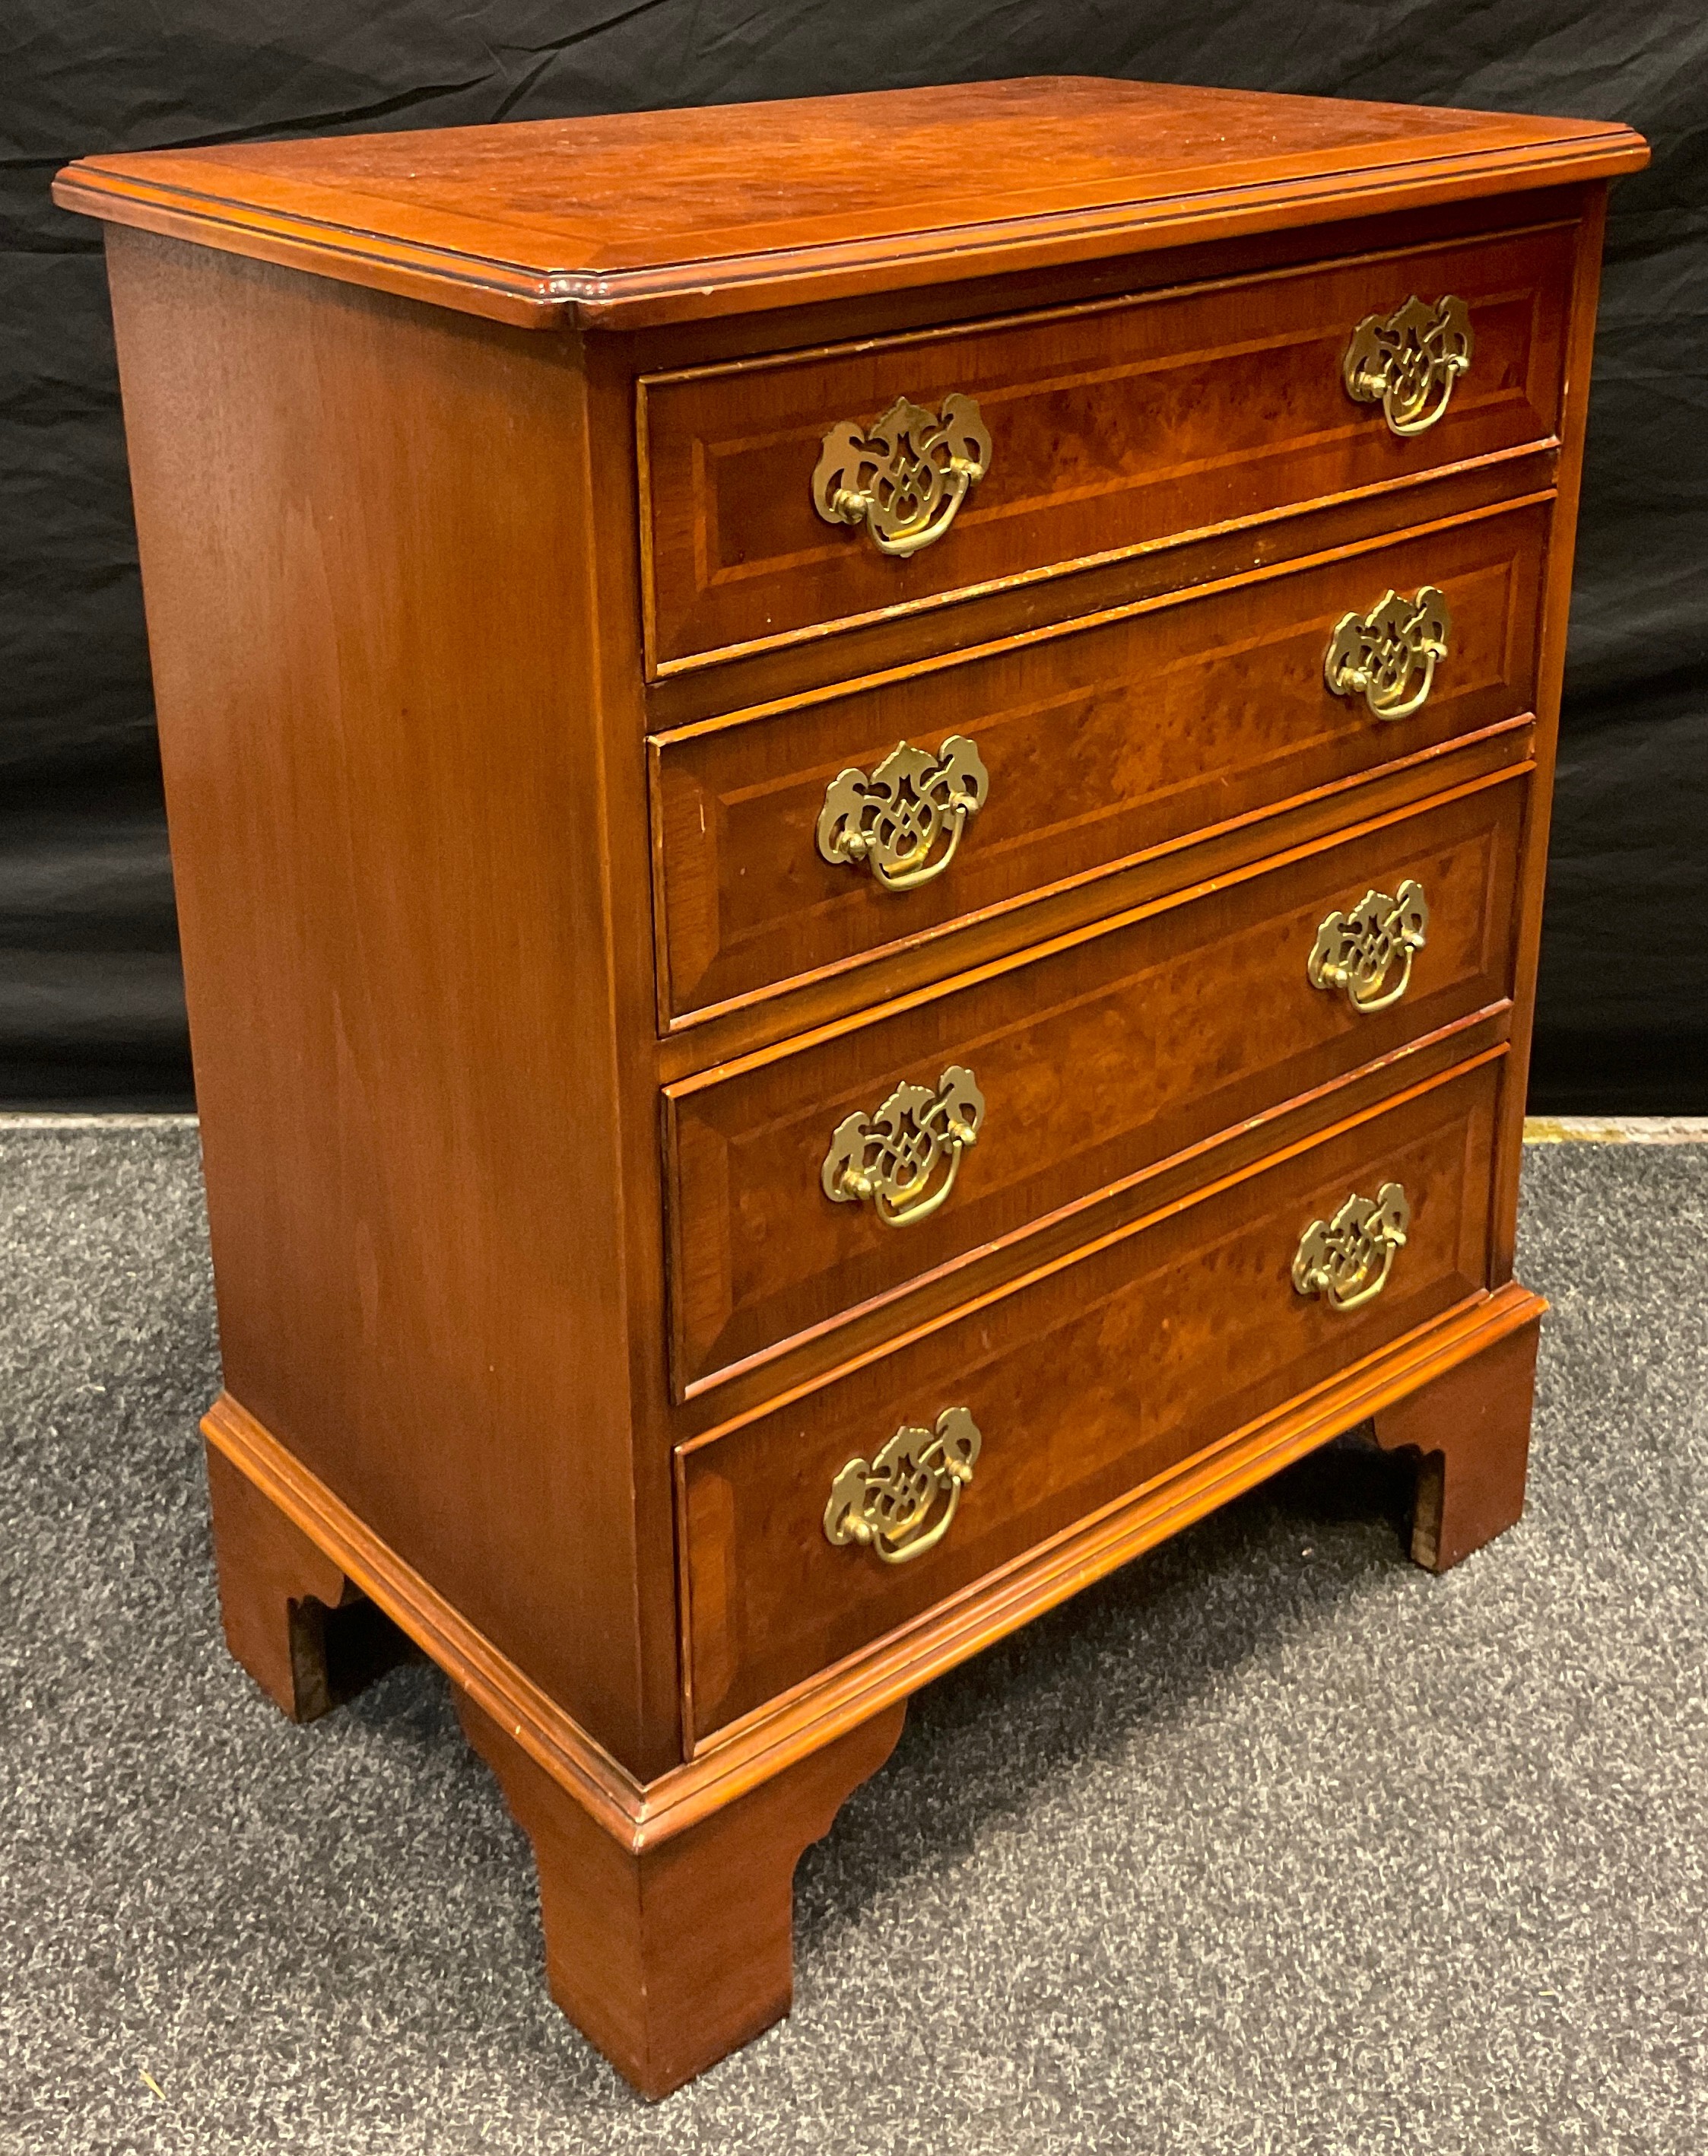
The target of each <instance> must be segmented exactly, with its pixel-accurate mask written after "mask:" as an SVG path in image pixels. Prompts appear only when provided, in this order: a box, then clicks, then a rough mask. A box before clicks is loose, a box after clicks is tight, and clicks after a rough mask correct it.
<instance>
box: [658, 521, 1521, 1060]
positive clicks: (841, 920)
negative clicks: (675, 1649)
mask: <svg viewBox="0 0 1708 2156" xmlns="http://www.w3.org/2000/svg"><path fill="white" fill-rule="evenodd" d="M1549 523H1550V516H1549V505H1548V504H1547V503H1546V501H1542V502H1532V503H1531V504H1530V505H1529V506H1526V507H1524V508H1521V509H1516V510H1505V511H1501V512H1499V513H1496V514H1493V515H1487V514H1485V515H1482V516H1475V515H1473V516H1469V517H1467V518H1466V519H1465V520H1464V521H1458V522H1453V523H1449V524H1445V525H1443V526H1435V527H1434V528H1431V529H1429V530H1427V531H1423V532H1422V533H1420V534H1418V535H1416V536H1402V537H1400V538H1397V539H1390V540H1386V541H1383V542H1377V543H1374V544H1367V545H1366V546H1364V547H1360V548H1357V549H1354V550H1351V551H1349V552H1346V553H1344V554H1341V553H1337V554H1336V555H1335V556H1334V557H1331V558H1330V559H1329V560H1327V561H1326V562H1321V563H1320V564H1317V565H1310V566H1304V567H1298V568H1296V569H1294V570H1292V571H1290V572H1288V573H1285V574H1280V575H1273V576H1270V577H1259V578H1257V579H1245V580H1242V581H1239V582H1236V583H1229V584H1228V585H1225V586H1223V587H1222V588H1217V589H1214V590H1212V591H1210V592H1208V593H1202V594H1199V595H1196V596H1194V595H1191V594H1188V595H1187V598H1185V599H1184V600H1183V601H1182V600H1178V599H1176V598H1172V597H1171V598H1169V599H1168V600H1166V601H1160V602H1151V603H1141V604H1140V605H1139V606H1138V607H1136V608H1131V609H1126V610H1121V611H1120V612H1118V613H1116V616H1115V618H1114V619H1108V620H1105V621H1104V622H1102V623H1100V624H1097V625H1095V626H1092V627H1089V628H1085V629H1082V630H1080V632H1078V633H1075V634H1071V635H1061V634H1044V633H1040V634H1033V635H1031V636H1029V637H1025V638H1021V639H1013V640H1012V641H1005V642H1003V644H998V646H997V647H995V648H994V649H990V650H987V651H986V652H984V653H982V654H981V653H979V652H977V651H974V652H972V653H967V654H951V655H950V656H948V657H947V658H946V659H945V660H941V661H937V662H933V663H930V664H927V665H921V666H918V667H916V668H913V669H910V670H904V671H902V672H900V674H898V675H891V676H890V677H888V678H886V679H885V680H883V681H881V682H880V683H875V684H873V685H869V686H867V687H864V688H861V689H859V690H852V691H849V692H844V693H843V694H841V695H835V696H827V697H822V698H819V699H817V700H815V701H813V702H811V703H808V704H802V705H797V706H791V707H787V708H785V709H783V710H781V711H773V712H771V713H768V714H767V715H766V716H763V717H762V718H756V719H754V720H751V721H745V722H742V721H737V722H736V723H733V724H721V723H717V722H713V723H710V724H708V725H706V726H702V727H700V728H698V729H695V730H691V731H687V732H685V733H683V734H680V735H674V736H667V737H664V738H663V739H662V740H661V741H659V742H658V743H657V744H656V745H655V747H654V825H655V831H656V834H657V854H658V869H657V882H658V904H659V919H660V928H659V943H660V952H661V958H662V961H663V969H662V972H661V976H660V983H661V1017H662V1018H663V1019H664V1022H665V1023H666V1024H669V1023H671V1022H672V1021H677V1020H680V1019H683V1018H685V1017H690V1016H692V1015H694V1014H695V1013H696V1012H699V1011H705V1010H711V1009H717V1008H719V1007H720V1006H730V1005H735V1004H741V1003H742V1002H744V1001H746V1000H747V999H748V998H752V997H754V996H757V995H759V994H762V993H766V992H767V991H775V990H776V989H777V988H782V987H785V986H787V985H789V984H791V983H793V982H797V981H799V980H800V979H802V978H803V977H806V976H809V975H820V974H823V973H826V972H828V971H831V970H833V969H835V968H839V967H842V966H845V965H848V964H849V963H850V962H859V961H860V960H862V959H864V958H866V957H871V956H880V955H882V954H884V953H885V952H886V950H888V949H890V948H891V947H894V946H895V945H897V944H900V943H902V942H912V941H915V940H916V939H918V938H919V937H922V936H926V935H931V936H936V937H941V936H942V935H943V934H944V932H946V931H947V930H951V929H952V928H953V927H956V926H957V925H960V924H962V923H964V922H966V921H969V920H970V919H972V917H973V916H988V915H989V914H990V913H991V911H992V910H993V909H998V908H1001V907H1003V906H1008V905H1011V904H1013V903H1014V902H1015V901H1018V900H1020V899H1023V898H1024V897H1025V896H1028V894H1030V893H1033V892H1037V891H1048V890H1051V889H1054V888H1058V887H1059V886H1061V885H1067V884H1070V883H1073V882H1074V881H1075V880H1092V879H1095V878H1096V877H1098V876H1100V875H1106V874H1107V873H1108V872H1110V870H1114V869H1116V868H1118V867H1120V866H1121V865H1123V864H1124V863H1126V862H1128V861H1131V860H1132V859H1134V858H1135V857H1136V855H1140V854H1141V853H1143V852H1146V851H1147V850H1154V849H1157V848H1159V847H1162V846H1167V845H1171V844H1177V843H1179V842H1181V841H1182V840H1184V839H1187V838H1188V837H1189V836H1191V835H1192V834H1194V833H1197V832H1200V831H1203V830H1205V829H1208V828H1210V827H1212V826H1214V825H1217V824H1222V823H1224V822H1226V821H1228V819H1233V818H1236V817H1239V816H1241V815H1244V814H1249V813H1250V812H1252V811H1254V810H1257V809H1260V808H1266V807H1269V806H1272V805H1275V804H1277V803H1281V802H1285V801H1287V800H1290V799H1292V798H1295V797H1296V796H1298V795H1300V794H1305V793H1310V792H1311V791H1313V790H1314V789H1316V788H1320V787H1324V786H1331V785H1334V784H1336V783H1341V782H1344V781H1346V780H1347V779H1349V778H1355V777H1357V776H1359V775H1361V774H1363V773H1372V772H1374V771H1376V770H1377V768H1378V767H1381V766H1382V765H1383V764H1385V763H1387V762H1393V761H1394V760H1395V759H1396V758H1398V757H1403V756H1406V755H1414V754H1416V753H1417V752H1418V751H1419V750H1422V749H1426V748H1430V747H1439V746H1440V745H1441V744H1443V743H1445V742H1449V741H1452V740H1454V739H1455V738H1457V737H1461V736H1464V735H1466V734H1469V733H1472V732H1475V731H1477V730H1478V729H1480V728H1481V727H1484V726H1490V725H1492V724H1495V723H1497V722H1498V721H1500V720H1502V719H1505V718H1508V717H1511V716H1514V715H1516V714H1517V713H1520V712H1525V711H1529V709H1530V708H1531V702H1532V701H1533V698H1534V694H1535V681H1534V657H1535V648H1536V619H1537V611H1538V608H1539V605H1540V601H1541V577H1542V563H1543V557H1544V551H1545V548H1546V542H1547V535H1548V529H1549ZM1424 584H1433V585H1435V586H1437V587H1438V588H1439V589H1440V590H1441V591H1442V592H1443V593H1444V595H1445V597H1446V599H1447V602H1448V604H1449V607H1450V608H1451V610H1452V616H1453V635H1452V644H1451V652H1450V656H1449V660H1447V661H1446V662H1445V663H1444V664H1443V665H1441V666H1440V667H1439V670H1438V672H1437V675H1436V680H1435V685H1434V689H1433V690H1432V691H1431V693H1430V697H1429V701H1428V703H1427V704H1426V705H1425V706H1424V707H1423V710H1421V711H1418V712H1416V713H1415V714H1413V716H1411V717H1410V718H1408V719H1407V720H1405V721H1401V722H1398V723H1393V724H1390V723H1388V722H1386V721H1382V720H1379V719H1377V718H1376V717H1375V716H1373V715H1372V712H1371V711H1370V708H1369V706H1367V704H1366V703H1365V702H1364V701H1363V700H1362V697H1357V696H1353V697H1351V698H1346V697H1340V696H1331V694H1330V693H1329V691H1328V690H1327V688H1326V685H1325V683H1324V680H1323V654H1324V652H1325V650H1326V648H1327V645H1328V642H1329V639H1330V637H1331V634H1332V633H1333V629H1334V626H1335V624H1336V621H1337V620H1338V619H1340V617H1341V615H1342V614H1343V613H1346V612H1348V611H1349V610H1352V611H1357V612H1362V611H1364V610H1366V609H1367V608H1369V607H1370V606H1372V605H1373V604H1374V603H1376V602H1377V600H1378V599H1380V598H1381V597H1382V594H1383V593H1384V592H1385V591H1387V590H1390V589H1392V590H1398V591H1402V592H1405V593H1411V592H1414V591H1415V590H1417V589H1418V588H1419V587H1420V586H1422V585H1424ZM957 734H958V735H962V736H963V737H966V738H967V739H970V740H972V741H973V742H975V743H976V744H977V748H978V752H979V755H980V757H981V758H982V762H983V763H984V765H985V767H986V769H987V772H988V773H989V774H990V787H989V793H988V796H987V799H986V800H985V802H984V803H983V805H982V808H980V810H979V813H978V814H977V818H976V819H973V820H972V822H971V823H970V824H968V826H967V832H966V834H965V837H964V840H963V842H962V844H961V846H960V848H959V850H957V855H956V858H955V860H954V862H953V864H952V865H951V868H950V869H949V870H947V871H946V873H945V874H943V875H940V876H938V877H937V878H936V880H935V881H933V882H931V883H929V884H926V885H922V886H921V888H920V889H918V890H916V891H908V892H905V893H900V892H891V891H885V890H884V889H882V888H881V887H880V885H879V884H878V883H877V882H876V880H875V879H874V878H873V876H872V875H870V874H869V872H868V871H867V870H864V869H863V868H853V867H848V866H842V865H837V864H834V863H833V862H829V861H827V860H825V859H824V858H823V855H822V854H821V853H820V852H819V850H818V845H817V843H816V839H815V829H816V825H817V821H818V813H819V810H820V809H821V808H822V807H823V802H824V797H825V792H826V789H827V788H828V786H829V784H830V783H831V781H832V780H833V778H835V776H836V774H837V773H839V771H841V770H843V769H844V768H845V767H849V766H854V767H859V768H860V769H862V770H864V771H866V772H868V773H869V772H870V771H871V770H873V769H874V768H875V767H876V766H877V765H878V764H879V763H880V762H881V761H882V760H883V758H884V757H885V756H887V755H889V754H890V752H891V751H892V750H893V749H895V747H896V746H897V744H898V743H900V742H904V741H905V742H912V743H913V744H914V745H915V746H916V747H924V748H927V749H931V750H935V749H936V747H938V746H939V745H940V744H941V742H943V741H944V740H945V739H946V737H949V736H951V735H957ZM1093 903H1094V906H1095V901H1094V902H1093Z"/></svg>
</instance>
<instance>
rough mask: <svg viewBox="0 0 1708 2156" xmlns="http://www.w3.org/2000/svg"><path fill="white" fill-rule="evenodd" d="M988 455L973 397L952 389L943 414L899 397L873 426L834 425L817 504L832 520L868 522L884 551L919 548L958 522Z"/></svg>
mask: <svg viewBox="0 0 1708 2156" xmlns="http://www.w3.org/2000/svg"><path fill="white" fill-rule="evenodd" d="M990 459H991V439H990V435H989V434H988V433H987V431H986V429H985V423H984V421H983V419H982V417H981V416H980V413H979V409H978V406H977V403H976V401H975V400H974V399H973V398H971V397H963V396H962V395H961V393H960V392H959V391H958V390H956V391H951V393H950V394H949V395H948V396H946V398H944V399H943V411H942V416H941V418H939V417H938V416H937V414H936V413H935V412H928V411H927V410H926V408H925V406H924V405H923V404H916V403H913V402H912V401H911V399H910V398H906V397H898V398H896V400H895V403H893V404H892V405H891V406H890V409H889V410H888V411H887V412H886V413H884V415H883V417H882V418H878V419H874V420H873V422H872V423H871V425H870V426H869V427H867V428H864V429H863V428H862V427H861V426H860V425H859V423H858V422H857V421H855V420H853V419H844V420H842V421H840V422H839V423H838V424H837V425H836V426H834V427H833V428H832V429H830V432H829V433H828V434H827V435H826V436H825V437H824V448H823V453H822V454H821V455H820V456H819V459H818V468H817V470H815V471H814V472H813V507H814V508H815V509H816V510H817V511H818V514H819V515H820V516H822V517H823V519H824V521H825V522H826V523H827V524H862V523H863V524H864V526H865V527H866V529H867V531H869V532H870V534H871V535H872V538H873V541H874V542H875V545H876V546H877V547H878V549H879V551H880V553H885V554H916V553H918V552H919V550H920V548H921V547H929V546H930V545H931V543H932V542H933V541H934V540H937V539H941V537H942V536H943V534H944V533H945V532H946V531H947V530H948V528H949V526H951V524H952V523H953V522H954V521H955V514H956V511H957V510H958V509H959V508H960V506H961V505H962V502H963V501H964V500H966V499H967V493H968V490H970V489H971V488H972V487H975V486H977V484H978V482H979V481H980V480H982V478H983V477H984V475H985V474H986V473H987V471H988V470H990Z"/></svg>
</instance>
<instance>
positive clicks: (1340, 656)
mask: <svg viewBox="0 0 1708 2156" xmlns="http://www.w3.org/2000/svg"><path fill="white" fill-rule="evenodd" d="M1452 634H1453V616H1452V615H1451V614H1450V613H1449V612H1448V610H1447V601H1446V600H1445V599H1444V598H1443V597H1442V595H1441V593H1439V592H1438V591H1437V590H1436V588H1435V587H1434V584H1425V585H1424V587H1423V589H1422V591H1420V592H1419V593H1418V595H1417V597H1416V598H1410V599H1405V598H1401V597H1400V595H1399V593H1398V592H1384V593H1382V597H1381V598H1379V599H1378V600H1377V602H1376V603H1375V605H1374V606H1373V607H1372V608H1371V609H1370V611H1369V613H1343V614H1342V615H1341V618H1340V619H1339V620H1338V621H1337V622H1336V624H1335V633H1334V634H1333V635H1332V636H1331V638H1330V639H1329V644H1328V649H1327V650H1326V652H1325V653H1324V654H1323V660H1322V678H1323V680H1325V681H1326V682H1327V684H1328V685H1329V688H1330V690H1331V692H1332V693H1333V694H1334V695H1335V696H1362V698H1363V699H1364V701H1365V702H1366V703H1367V705H1368V706H1370V708H1371V710H1372V711H1373V712H1374V713H1375V714H1376V716H1377V718H1378V719H1408V718H1410V716H1412V714H1413V711H1422V710H1423V706H1424V705H1425V704H1426V703H1427V702H1428V698H1429V691H1430V690H1432V689H1433V688H1434V685H1435V668H1436V665H1437V662H1438V661H1439V660H1443V659H1445V658H1446V656H1447V646H1448V640H1449V638H1450V637H1451V636H1452ZM1418 677H1421V678H1418ZM1414 680H1416V684H1417V685H1416V686H1415V687H1413V681H1414Z"/></svg>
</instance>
